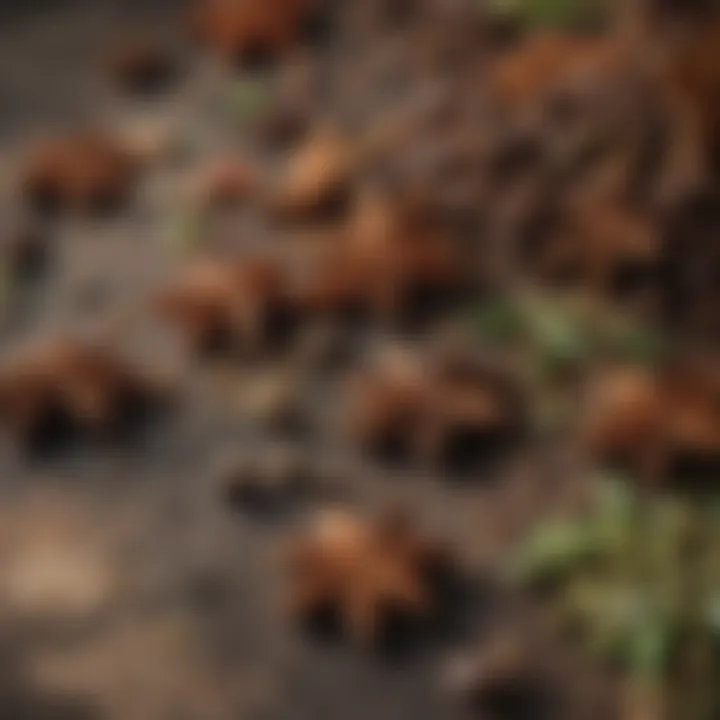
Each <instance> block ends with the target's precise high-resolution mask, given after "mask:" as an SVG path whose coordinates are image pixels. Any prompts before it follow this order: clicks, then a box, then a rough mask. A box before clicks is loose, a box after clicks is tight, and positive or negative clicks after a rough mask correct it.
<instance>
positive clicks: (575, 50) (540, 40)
mask: <svg viewBox="0 0 720 720" xmlns="http://www.w3.org/2000/svg"><path fill="white" fill-rule="evenodd" d="M626 51H627V47H626V45H625V44H624V43H623V42H622V40H621V39H620V38H618V37H616V36H612V35H599V36H586V35H583V34H577V33H572V32H537V33H535V34H534V35H532V36H531V37H530V38H528V39H527V40H525V42H523V43H520V44H519V45H517V46H516V47H513V48H511V49H510V50H508V51H507V52H506V53H504V54H502V55H501V56H500V58H499V60H498V61H497V63H496V65H495V66H494V67H493V69H492V72H491V77H490V93H491V97H492V99H493V101H494V102H496V103H498V105H499V106H500V107H503V108H504V109H506V110H507V111H510V112H512V113H526V112H536V111H538V110H541V111H543V110H544V109H545V107H544V105H545V102H546V101H547V100H549V99H550V98H551V97H552V96H553V94H555V93H556V92H558V91H560V90H564V89H567V88H573V87H574V88H577V87H578V86H581V85H582V84H587V83H588V82H590V81H593V80H596V79H598V78H602V77H610V76H612V75H613V73H617V72H618V71H620V70H621V69H622V68H623V60H624V58H625V55H626Z"/></svg>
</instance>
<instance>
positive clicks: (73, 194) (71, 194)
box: [22, 131, 137, 212]
mask: <svg viewBox="0 0 720 720" xmlns="http://www.w3.org/2000/svg"><path fill="white" fill-rule="evenodd" d="M136 170H137V158H135V157H133V154H132V153H131V152H128V151H126V149H125V148H123V147H122V146H121V145H120V144H119V143H118V142H116V141H115V140H114V139H113V138H112V137H110V136H109V135H106V134H104V133H102V132H95V131H92V132H78V133H73V134H70V135H65V136H60V137H55V138H48V139H47V140H44V141H42V142H40V143H39V144H38V145H37V146H36V147H35V148H34V150H33V152H32V153H31V155H30V157H29V159H28V162H27V166H26V169H25V172H24V174H23V178H22V191H23V193H24V194H25V196H26V197H27V198H28V200H29V201H30V202H31V203H32V204H33V205H34V206H36V207H38V208H40V209H42V210H69V209H72V210H79V211H84V212H89V211H98V210H107V209H113V208H115V207H116V206H117V205H118V203H120V202H122V201H124V200H125V199H126V198H127V197H128V195H129V193H130V190H131V188H132V184H133V181H134V179H135V176H136Z"/></svg>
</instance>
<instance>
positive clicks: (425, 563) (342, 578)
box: [288, 510, 448, 644]
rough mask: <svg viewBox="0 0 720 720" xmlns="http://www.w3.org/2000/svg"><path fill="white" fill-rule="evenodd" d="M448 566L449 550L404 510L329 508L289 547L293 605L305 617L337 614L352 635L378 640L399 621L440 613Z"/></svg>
mask: <svg viewBox="0 0 720 720" xmlns="http://www.w3.org/2000/svg"><path fill="white" fill-rule="evenodd" d="M447 566H448V556H447V554H446V551H445V549H444V548H443V547H441V546H440V545H439V544H437V543H435V542H433V541H430V540H428V539H427V538H426V537H425V536H424V535H422V534H421V533H419V532H418V531H417V529H416V528H415V527H414V525H413V524H412V523H411V522H410V521H409V520H408V519H407V518H406V517H405V516H401V515H399V514H388V516H386V517H384V518H381V519H379V520H378V519H376V520H364V519H361V518H358V517H355V516H354V515H352V514H350V513H346V512H344V511H339V510H335V511H327V512H324V513H322V514H320V516H319V517H318V518H317V519H316V521H315V523H314V524H313V525H312V527H311V528H310V529H309V531H307V532H306V534H304V535H302V536H300V537H299V538H297V539H296V541H295V542H294V544H293V545H292V546H291V548H290V550H289V554H288V567H289V572H290V580H291V588H290V610H291V613H292V615H293V617H295V618H297V619H299V620H304V621H307V620H312V619H316V618H318V617H319V616H322V615H327V614H330V615H334V616H336V617H337V619H338V620H339V621H340V622H341V624H342V627H343V628H344V629H345V631H346V632H347V633H348V634H349V635H350V636H351V637H352V638H353V640H355V641H356V642H359V643H364V644H375V643H378V642H380V641H381V640H383V639H384V638H386V637H387V633H388V632H390V631H391V630H392V623H393V621H394V620H400V621H402V620H405V621H407V620H410V621H416V622H417V621H419V622H421V623H422V622H425V623H427V622H430V621H431V620H432V619H433V617H436V615H437V613H438V612H439V610H440V608H439V587H438V580H437V578H438V577H439V574H440V572H441V571H442V570H443V569H445V568H447Z"/></svg>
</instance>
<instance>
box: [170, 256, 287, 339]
mask: <svg viewBox="0 0 720 720" xmlns="http://www.w3.org/2000/svg"><path fill="white" fill-rule="evenodd" d="M284 285H285V283H284V274H283V271H282V268H281V266H280V265H278V264H276V263H275V262H273V261H272V260H270V259H265V258H247V259H242V260H235V261H230V262H224V261H222V260H204V261H201V262H198V263H196V264H194V265H192V266H190V267H189V268H188V269H187V271H186V272H185V273H184V274H183V275H181V276H180V277H179V278H178V280H177V281H175V283H174V284H173V285H171V286H170V287H169V288H168V289H167V290H166V291H165V292H164V293H163V294H162V295H161V296H160V298H159V301H158V305H159V309H160V312H161V313H162V314H163V315H164V316H165V317H167V318H168V319H169V320H171V321H172V322H174V323H175V324H176V325H177V326H178V327H179V328H180V329H181V330H182V331H183V332H184V333H185V335H186V337H187V338H188V340H189V343H190V345H191V346H192V347H193V348H194V349H195V350H196V351H198V352H209V351H213V350H216V349H225V348H228V347H229V348H239V349H243V350H256V349H260V348H262V347H265V346H266V345H267V343H268V341H270V340H272V339H273V335H274V334H275V331H276V330H278V329H279V327H280V326H281V325H282V324H283V323H282V319H283V316H285V315H286V310H287V299H286V297H285V287H284Z"/></svg>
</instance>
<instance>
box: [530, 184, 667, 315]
mask: <svg viewBox="0 0 720 720" xmlns="http://www.w3.org/2000/svg"><path fill="white" fill-rule="evenodd" d="M534 253H535V255H536V257H535V259H534V264H535V266H536V268H537V270H538V271H539V274H540V275H541V276H542V277H544V278H546V279H547V280H549V281H551V282H553V283H554V284H556V285H559V286H561V287H564V288H572V289H582V290H584V291H587V292H588V293H592V294H595V295H597V296H599V297H601V298H605V299H610V300H624V301H630V300H633V299H636V300H641V299H643V298H645V299H648V300H649V299H655V300H657V293H658V289H659V283H660V266H661V259H662V254H661V253H662V237H661V233H660V230H659V228H658V224H657V223H656V222H655V221H654V220H653V218H651V217H650V215H649V214H647V213H643V212H640V211H638V210H635V209H633V208H630V207H628V206H626V205H624V204H622V203H619V202H611V201H608V200H604V199H602V198H593V197H590V198H581V199H578V200H577V201H570V202H568V203H566V207H565V208H564V212H563V213H562V218H561V219H560V220H559V227H558V228H557V230H556V231H555V232H552V233H551V234H550V237H548V238H546V240H545V242H544V243H542V245H541V246H540V247H536V248H535V249H534Z"/></svg>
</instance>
